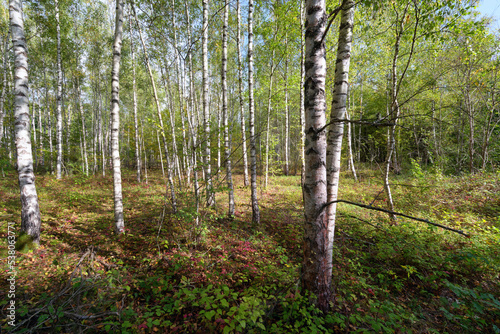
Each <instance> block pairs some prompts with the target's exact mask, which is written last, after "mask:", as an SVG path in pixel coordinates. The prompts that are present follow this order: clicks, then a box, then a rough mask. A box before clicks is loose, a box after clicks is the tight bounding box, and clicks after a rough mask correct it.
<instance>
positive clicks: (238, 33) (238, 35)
mask: <svg viewBox="0 0 500 334" xmlns="http://www.w3.org/2000/svg"><path fill="white" fill-rule="evenodd" d="M236 19H237V21H236V26H237V29H236V48H237V51H238V96H239V99H240V124H241V142H242V145H241V147H242V151H243V176H244V178H243V182H244V185H245V187H246V186H248V183H249V182H248V156H247V135H246V129H245V122H246V121H245V107H244V102H243V69H242V61H241V22H240V21H241V9H240V0H237V1H236Z"/></svg>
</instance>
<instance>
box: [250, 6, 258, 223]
mask: <svg viewBox="0 0 500 334" xmlns="http://www.w3.org/2000/svg"><path fill="white" fill-rule="evenodd" d="M254 109H255V106H254V99H253V0H249V1H248V114H249V118H250V122H249V128H250V179H251V185H250V188H251V193H252V222H253V223H254V224H259V223H260V211H259V202H258V199H257V156H256V147H255V124H254V123H255V110H254Z"/></svg>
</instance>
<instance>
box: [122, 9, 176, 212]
mask: <svg viewBox="0 0 500 334" xmlns="http://www.w3.org/2000/svg"><path fill="white" fill-rule="evenodd" d="M130 5H131V7H132V12H133V14H134V18H135V23H136V25H137V29H138V30H139V39H140V41H141V44H142V49H143V51H144V58H145V60H146V67H147V69H148V74H149V79H150V80H151V87H152V88H153V97H154V101H155V105H156V112H157V115H158V123H159V128H160V129H159V130H160V135H161V138H162V141H163V149H164V151H165V159H166V163H167V179H168V185H169V188H170V197H171V203H172V211H173V212H174V213H177V199H176V196H175V187H174V180H173V178H172V165H171V164H170V156H169V150H168V146H167V138H166V136H165V127H164V126H163V117H162V114H161V108H160V101H159V99H158V92H157V90H156V83H155V80H154V77H153V71H152V70H151V65H150V63H149V57H148V53H147V49H146V43H145V42H144V38H143V37H142V31H141V26H140V25H139V20H138V19H137V13H136V12H135V8H134V3H133V1H131V3H130ZM142 138H143V139H142V140H143V141H144V134H143V135H142ZM144 151H145V150H144ZM144 162H145V163H147V161H146V159H145V160H144ZM144 168H145V169H146V166H144ZM146 178H147V176H146ZM146 183H147V181H146Z"/></svg>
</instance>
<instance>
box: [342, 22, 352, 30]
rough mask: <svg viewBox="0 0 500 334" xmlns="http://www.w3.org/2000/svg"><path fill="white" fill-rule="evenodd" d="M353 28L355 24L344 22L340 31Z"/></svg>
mask: <svg viewBox="0 0 500 334" xmlns="http://www.w3.org/2000/svg"><path fill="white" fill-rule="evenodd" d="M352 27H353V24H350V23H349V22H344V23H342V24H341V25H340V27H339V31H341V32H342V29H345V28H351V29H352Z"/></svg>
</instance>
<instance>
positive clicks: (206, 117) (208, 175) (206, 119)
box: [202, 0, 215, 207]
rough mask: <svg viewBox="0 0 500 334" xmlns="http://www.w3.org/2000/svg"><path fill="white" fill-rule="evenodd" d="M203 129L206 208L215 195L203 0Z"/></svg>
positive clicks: (205, 7)
mask: <svg viewBox="0 0 500 334" xmlns="http://www.w3.org/2000/svg"><path fill="white" fill-rule="evenodd" d="M202 54H203V127H204V135H205V138H204V140H203V142H202V144H203V150H204V162H205V182H206V187H207V206H208V207H212V206H214V205H215V194H214V189H213V185H212V170H211V159H210V108H209V102H208V98H209V96H208V0H203V38H202Z"/></svg>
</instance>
